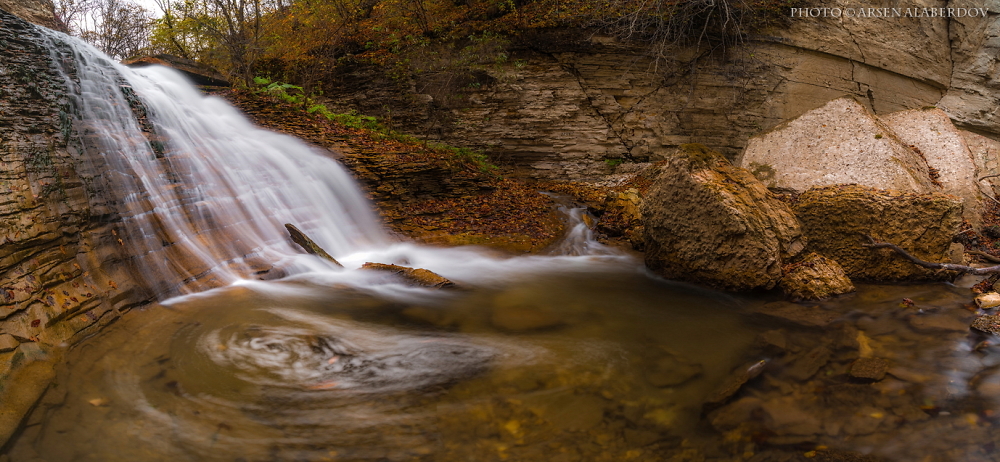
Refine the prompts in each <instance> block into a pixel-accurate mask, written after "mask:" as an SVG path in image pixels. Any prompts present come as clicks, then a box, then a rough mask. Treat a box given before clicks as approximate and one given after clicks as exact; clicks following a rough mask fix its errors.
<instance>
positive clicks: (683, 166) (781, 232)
mask: <svg viewBox="0 0 1000 462" xmlns="http://www.w3.org/2000/svg"><path fill="white" fill-rule="evenodd" d="M642 219H643V225H644V227H645V233H646V265H647V266H648V267H649V268H651V269H653V270H654V271H656V272H658V273H660V274H661V275H663V276H664V277H666V278H669V279H681V280H686V281H691V282H697V283H703V284H707V285H711V286H715V287H720V288H725V289H732V290H749V289H755V288H772V287H774V286H775V284H777V283H778V280H779V279H780V278H781V266H782V263H784V262H786V261H787V260H788V259H789V258H790V257H792V256H794V255H796V254H798V253H799V251H801V250H802V248H803V244H804V242H803V240H802V236H801V232H800V230H799V224H798V221H797V220H796V219H795V217H794V215H792V213H791V210H790V209H789V207H788V206H787V205H786V204H785V203H784V202H781V201H780V200H778V199H777V198H775V197H774V196H773V195H772V194H771V193H770V192H769V191H768V190H767V188H766V187H765V186H764V185H763V184H761V183H760V182H759V181H757V179H756V178H754V177H753V175H751V174H750V173H749V172H747V171H746V170H743V169H740V168H737V167H734V166H733V165H732V164H730V163H729V161H727V160H726V159H725V158H724V157H722V155H721V154H718V153H716V152H712V151H709V150H708V149H707V148H705V147H704V146H701V145H685V146H684V147H683V149H682V150H681V151H680V152H679V153H678V154H677V155H676V156H675V157H672V158H670V159H668V160H666V161H665V162H664V166H663V169H662V173H661V174H660V176H659V177H658V178H657V179H656V182H655V183H654V184H653V186H652V187H650V189H649V192H648V194H647V195H646V197H645V198H644V200H643V204H642Z"/></svg>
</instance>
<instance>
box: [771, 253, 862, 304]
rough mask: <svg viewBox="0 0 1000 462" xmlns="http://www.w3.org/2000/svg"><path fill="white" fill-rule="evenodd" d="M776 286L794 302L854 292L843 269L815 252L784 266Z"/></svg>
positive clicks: (852, 285)
mask: <svg viewBox="0 0 1000 462" xmlns="http://www.w3.org/2000/svg"><path fill="white" fill-rule="evenodd" d="M778 286H779V287H781V290H782V291H783V292H784V293H785V294H787V295H788V296H789V297H791V298H792V299H794V300H821V299H824V298H829V297H832V296H834V295H840V294H846V293H849V292H854V284H852V283H851V280H850V279H849V278H848V277H847V274H846V273H844V268H843V267H841V266H840V264H839V263H837V262H836V261H834V260H831V259H829V258H826V257H824V256H822V255H819V254H817V253H815V252H812V253H810V254H809V255H807V256H806V257H805V258H804V259H802V261H800V262H797V263H793V264H791V265H788V266H786V268H785V275H784V276H782V278H781V281H780V282H779V283H778Z"/></svg>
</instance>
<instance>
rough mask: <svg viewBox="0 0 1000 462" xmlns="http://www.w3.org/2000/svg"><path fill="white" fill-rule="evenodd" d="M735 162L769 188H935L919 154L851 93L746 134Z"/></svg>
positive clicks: (922, 189)
mask: <svg viewBox="0 0 1000 462" xmlns="http://www.w3.org/2000/svg"><path fill="white" fill-rule="evenodd" d="M738 165H739V166H741V167H743V168H746V169H748V170H750V171H751V172H753V174H754V175H755V176H756V177H757V178H758V179H760V180H761V181H763V182H764V183H765V184H766V185H767V186H768V187H770V188H777V189H784V190H791V191H794V192H802V191H805V190H807V189H809V188H812V187H814V186H831V185H835V184H849V183H856V184H860V185H862V186H869V187H872V188H879V189H892V190H898V191H910V192H918V193H928V192H932V191H935V190H936V189H937V188H936V187H935V185H934V183H933V181H932V179H931V176H930V172H929V170H928V168H927V163H926V162H925V161H924V159H923V158H922V157H921V156H920V154H919V153H918V152H916V151H915V150H914V149H912V148H910V147H909V146H907V145H906V144H905V143H903V142H902V141H901V140H900V139H899V138H897V137H896V135H895V134H894V133H893V131H892V129H891V128H890V127H889V126H887V125H886V124H885V123H884V122H882V121H881V120H879V119H878V118H877V117H875V116H874V115H873V114H872V113H871V112H869V111H868V109H866V108H865V107H864V106H862V105H861V103H859V102H858V101H856V100H855V99H854V98H852V97H843V98H838V99H835V100H833V101H830V102H828V103H826V104H825V105H824V106H823V107H820V108H818V109H814V110H812V111H809V112H807V113H805V114H802V115H801V116H799V117H797V118H795V119H792V120H790V121H788V122H786V123H784V124H781V125H778V126H777V127H775V128H774V129H773V130H771V131H769V132H766V133H763V134H761V135H759V136H756V137H753V138H751V139H750V140H749V141H748V142H747V147H746V150H745V151H744V152H743V154H742V155H741V156H740V158H739V161H738Z"/></svg>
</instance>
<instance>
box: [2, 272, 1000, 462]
mask: <svg viewBox="0 0 1000 462" xmlns="http://www.w3.org/2000/svg"><path fill="white" fill-rule="evenodd" d="M574 262H575V263H574ZM348 264H349V263H348ZM511 264H512V263H511V262H507V263H503V262H498V264H496V265H495V266H494V267H495V270H494V271H493V272H492V273H491V274H490V275H489V276H488V277H485V276H472V275H470V274H469V273H465V274H448V273H447V272H445V275H447V276H448V277H449V278H451V279H454V280H455V281H456V282H458V283H460V284H461V286H462V289H461V290H458V291H447V292H441V291H430V290H425V289H412V288H407V287H408V286H406V284H405V283H403V282H402V281H400V280H397V279H395V278H394V277H392V276H391V274H387V273H384V272H373V271H360V272H340V273H328V274H312V275H309V276H300V277H295V278H291V279H288V280H284V281H272V282H259V283H251V284H245V285H241V286H235V287H230V288H224V289H218V290H213V291H210V292H208V293H205V294H202V295H198V296H192V297H187V298H185V299H179V300H174V301H171V302H168V303H167V304H166V305H164V306H162V307H160V306H157V307H154V308H151V309H149V310H147V311H145V312H134V313H132V314H129V315H126V316H125V318H123V320H122V321H121V322H119V323H117V324H115V325H114V326H112V327H110V328H108V329H106V330H105V331H104V332H103V333H101V334H100V335H98V336H97V337H96V338H94V339H91V340H88V341H86V342H84V343H82V344H80V345H78V346H76V347H74V348H72V349H70V350H69V351H68V352H67V353H66V358H67V361H66V362H65V364H63V365H62V366H60V371H59V375H58V378H57V380H56V381H55V384H54V385H53V386H52V387H51V388H50V390H49V391H48V392H47V393H46V395H45V396H44V398H43V399H42V401H41V402H40V404H39V405H38V406H37V408H36V409H35V411H34V412H33V413H32V414H31V415H30V416H29V417H28V418H27V420H26V425H25V426H24V427H23V428H22V429H21V431H20V432H19V434H18V435H17V436H16V437H15V438H14V439H13V440H12V441H11V442H10V443H8V445H7V446H6V447H5V450H4V451H5V455H3V456H0V458H2V459H0V460H4V461H5V462H6V461H8V460H9V461H22V460H24V461H27V460H38V459H39V458H40V459H42V460H102V461H110V460H226V461H232V460H359V461H360V460H382V461H386V460H388V461H409V460H414V461H431V460H433V461H447V460H455V461H465V460H483V461H489V460H497V461H500V460H557V461H622V460H636V461H663V460H671V461H673V460H676V461H705V460H713V461H747V460H750V461H787V460H858V461H880V460H898V461H908V460H928V461H946V460H998V459H1000V453H996V452H995V450H996V445H997V441H998V440H1000V436H997V433H996V431H995V426H996V425H997V424H998V423H1000V414H998V411H1000V359H998V358H1000V356H998V353H997V351H996V348H997V346H996V342H995V341H994V340H993V337H991V336H988V335H985V334H981V333H978V332H977V331H974V330H970V329H969V324H970V323H971V322H972V320H973V319H974V318H975V317H976V315H977V311H979V308H978V307H976V306H975V305H974V304H971V303H970V297H969V296H968V293H969V286H971V285H972V283H974V282H975V280H974V279H973V278H969V279H963V280H962V281H960V283H959V284H948V283H935V284H928V285H920V286H912V285H911V286H880V285H863V284H862V285H859V286H858V288H857V289H858V290H857V292H856V293H853V294H848V295H843V296H840V297H838V298H834V299H831V300H827V301H824V302H817V303H791V302H787V301H783V300H778V299H775V298H772V297H767V296H744V297H738V298H737V297H734V296H731V295H726V294H724V293H720V292H712V291H707V290H704V289H699V288H697V287H695V286H690V285H686V284H679V283H671V282H665V281H663V280H660V279H657V278H650V277H649V276H648V275H647V274H646V273H645V272H644V271H643V270H641V269H640V265H639V262H637V261H635V260H633V259H631V258H628V257H621V256H604V257H590V258H589V261H588V262H586V264H583V263H581V262H579V261H578V260H572V259H568V258H563V259H561V260H560V259H558V258H556V259H550V260H541V259H539V260H538V261H535V264H536V265H537V266H535V267H534V268H533V269H532V270H530V271H525V268H524V267H521V268H519V269H518V270H516V271H514V270H512V269H511V266H510V265H511ZM556 267H559V268H561V271H553V270H554V269H555V268H556ZM401 291H402V292H401ZM401 293H405V297H401V296H400V294H401Z"/></svg>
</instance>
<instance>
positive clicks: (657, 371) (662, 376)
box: [646, 353, 704, 388]
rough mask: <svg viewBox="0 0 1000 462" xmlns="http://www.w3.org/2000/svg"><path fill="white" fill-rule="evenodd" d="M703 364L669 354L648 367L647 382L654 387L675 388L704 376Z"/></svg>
mask: <svg viewBox="0 0 1000 462" xmlns="http://www.w3.org/2000/svg"><path fill="white" fill-rule="evenodd" d="M703 370H704V368H703V367H702V366H701V364H697V363H692V362H690V361H688V360H686V359H684V358H682V357H680V356H677V355H675V354H671V353H667V354H666V355H664V356H662V357H660V358H657V359H656V360H654V361H652V362H651V363H650V364H649V365H647V366H646V381H647V382H649V384H650V385H652V386H654V387H661V388H662V387H673V386H677V385H680V384H683V383H685V382H687V381H689V380H691V379H693V378H695V377H698V376H699V375H701V374H702V371H703Z"/></svg>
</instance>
